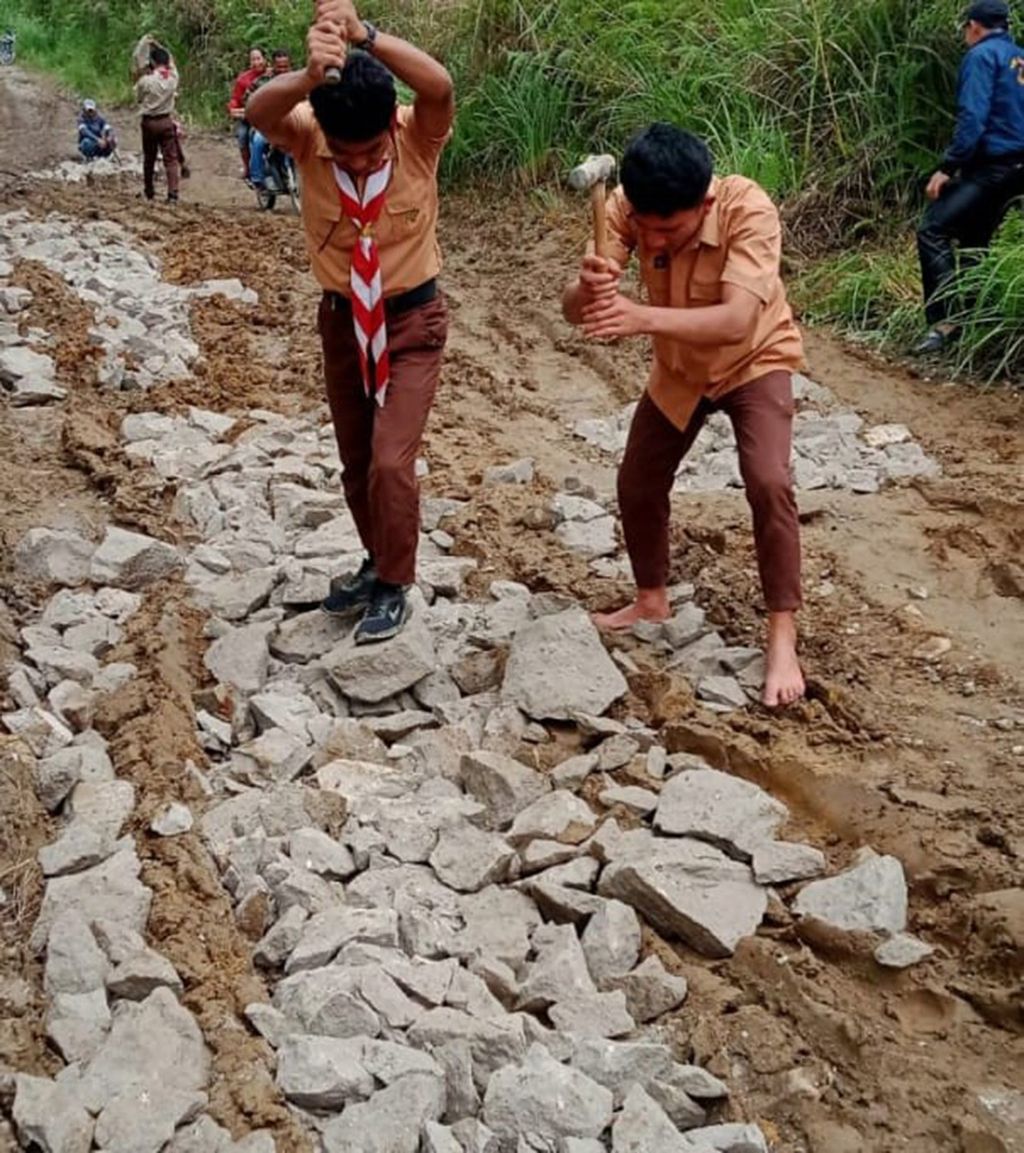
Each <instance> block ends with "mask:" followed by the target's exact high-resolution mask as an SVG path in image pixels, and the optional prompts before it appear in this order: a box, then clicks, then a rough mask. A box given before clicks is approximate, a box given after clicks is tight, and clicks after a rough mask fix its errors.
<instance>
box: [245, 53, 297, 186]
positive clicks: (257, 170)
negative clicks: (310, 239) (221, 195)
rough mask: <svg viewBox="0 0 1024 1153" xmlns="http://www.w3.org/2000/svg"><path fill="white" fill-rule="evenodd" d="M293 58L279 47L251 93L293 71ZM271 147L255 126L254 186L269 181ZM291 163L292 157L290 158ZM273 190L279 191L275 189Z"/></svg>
mask: <svg viewBox="0 0 1024 1153" xmlns="http://www.w3.org/2000/svg"><path fill="white" fill-rule="evenodd" d="M291 70H292V58H291V54H290V53H289V52H288V51H287V50H286V49H284V48H278V49H276V50H275V51H274V53H273V54H272V55H271V71H270V72H268V73H267V75H266V76H262V77H260V79H259V80H257V81H256V82H255V83H254V84H253V85H252V87H251V88H250V89H249V95H250V96H251V95H252V94H253V93H254V92H258V91H259V89H260V88H262V87H263V85H264V84H266V83H267V82H268V81H270V80H273V78H274V77H275V76H281V75H283V74H284V73H285V72H291ZM269 147H270V145H269V142H268V141H267V138H266V137H265V136H264V135H263V133H262V132H258V131H257V130H256V129H255V128H253V129H252V132H251V134H250V137H249V181H250V183H251V184H252V185H253V187H254V188H263V187H264V186H265V185H266V181H267V149H268V148H269ZM288 162H289V164H290V163H291V157H289V158H288ZM272 191H279V190H278V189H273V190H272Z"/></svg>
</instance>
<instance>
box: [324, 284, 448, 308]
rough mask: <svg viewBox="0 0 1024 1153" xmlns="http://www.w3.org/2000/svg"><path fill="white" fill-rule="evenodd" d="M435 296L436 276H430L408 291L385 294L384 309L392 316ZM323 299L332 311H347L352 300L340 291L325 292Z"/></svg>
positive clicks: (425, 302) (424, 302) (427, 301)
mask: <svg viewBox="0 0 1024 1153" xmlns="http://www.w3.org/2000/svg"><path fill="white" fill-rule="evenodd" d="M436 298H437V277H434V276H432V277H431V278H430V279H429V280H425V281H424V282H423V283H422V284H418V285H417V286H416V287H415V288H410V289H409V291H408V292H400V293H398V295H397V296H386V297H385V298H384V311H385V312H386V313H390V314H391V315H392V316H397V315H398V314H399V313H402V312H408V311H409V310H410V309H413V308H419V307H420V305H421V304H429V303H430V302H431V301H432V300H435V299H436ZM324 300H326V301H327V303H328V305H329V306H330V308H331V310H332V311H333V312H347V311H349V310H350V309H351V308H352V302H351V301H350V300H349V298H348V297H347V296H343V295H342V294H341V293H340V292H325V293H324Z"/></svg>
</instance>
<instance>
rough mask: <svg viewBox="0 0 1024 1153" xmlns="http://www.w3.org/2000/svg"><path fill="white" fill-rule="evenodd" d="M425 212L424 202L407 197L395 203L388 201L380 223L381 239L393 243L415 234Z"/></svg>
mask: <svg viewBox="0 0 1024 1153" xmlns="http://www.w3.org/2000/svg"><path fill="white" fill-rule="evenodd" d="M425 212H426V209H425V207H424V205H423V204H422V203H417V202H416V201H415V200H411V199H408V198H405V197H403V198H402V199H401V200H396V201H395V202H394V203H392V202H390V201H388V202H386V203H385V205H384V211H383V212H382V213H381V218H380V221H379V224H378V231H379V235H380V239H381V240H382V241H386V242H388V243H392V244H393V243H395V242H396V241H402V240H406V239H407V238H408V237H410V236H415V235H416V234H417V232H418V231H419V228H420V222H421V221H422V220H423V217H424V214H425Z"/></svg>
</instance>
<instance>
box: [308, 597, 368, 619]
mask: <svg viewBox="0 0 1024 1153" xmlns="http://www.w3.org/2000/svg"><path fill="white" fill-rule="evenodd" d="M369 603H370V602H369V601H363V602H362V603H361V604H355V605H352V606H350V607H349V608H347V609H329V608H328V607H327V605H326V604H324V602H323V601H321V602H320V611H321V612H322V613H323V614H324V616H328V617H333V619H334V620H337V621H347V620H352V619H353V618H354V617H357V616H359V614H360V613H361V612H364V611H365V610H366V606H367V605H368V604H369Z"/></svg>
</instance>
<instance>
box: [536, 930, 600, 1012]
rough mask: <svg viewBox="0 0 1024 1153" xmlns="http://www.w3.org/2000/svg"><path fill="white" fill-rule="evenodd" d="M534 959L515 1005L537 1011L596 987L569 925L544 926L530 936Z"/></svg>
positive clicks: (593, 989) (588, 993)
mask: <svg viewBox="0 0 1024 1153" xmlns="http://www.w3.org/2000/svg"><path fill="white" fill-rule="evenodd" d="M533 948H534V951H535V953H536V958H535V959H534V961H533V962H532V963H531V965H530V967H529V970H528V972H527V975H526V978H525V980H524V981H523V983H522V986H521V988H520V993H519V1003H518V1008H520V1009H527V1010H531V1011H537V1010H542V1009H547V1008H548V1007H550V1006H551V1005H554V1004H557V1003H558V1002H560V1001H571V1000H572V999H573V998H574V997H578V996H580V995H590V994H593V993H595V992H596V991H597V990H596V988H595V986H594V982H593V980H592V979H591V976H590V972H589V970H588V969H587V962H586V958H585V956H584V953H583V950H582V948H581V946H580V942H579V938H578V937H577V936H576V931H575V929H573V927H572V926H571V925H544V926H542V927H541V928H540V929H538V930H537V931H536V932H535V933H534V935H533Z"/></svg>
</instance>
